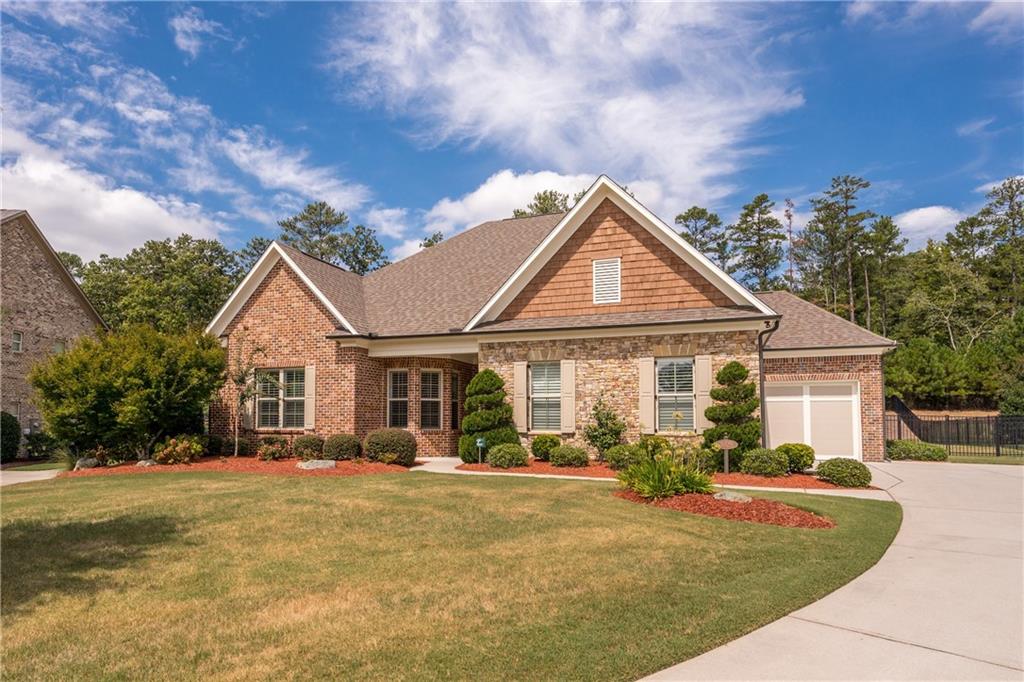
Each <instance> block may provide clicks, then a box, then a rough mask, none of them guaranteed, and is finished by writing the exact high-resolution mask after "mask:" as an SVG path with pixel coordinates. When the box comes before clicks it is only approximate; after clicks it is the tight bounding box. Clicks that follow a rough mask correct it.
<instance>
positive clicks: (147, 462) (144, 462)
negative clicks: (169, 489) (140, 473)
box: [135, 459, 156, 467]
mask: <svg viewBox="0 0 1024 682" xmlns="http://www.w3.org/2000/svg"><path fill="white" fill-rule="evenodd" d="M135 466H137V467H155V466H156V460H152V459H140V460H139V461H138V462H136V463H135Z"/></svg>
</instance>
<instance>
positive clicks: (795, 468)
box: [775, 443, 814, 474]
mask: <svg viewBox="0 0 1024 682" xmlns="http://www.w3.org/2000/svg"><path fill="white" fill-rule="evenodd" d="M775 451H776V452H781V453H782V454H784V455H785V456H786V458H787V459H788V460H789V471H790V472H791V473H794V474H799V473H800V472H802V471H806V470H808V469H810V468H811V467H812V466H814V448H812V447H811V446H810V445H805V444H804V443H783V444H782V445H780V446H779V447H777V448H775Z"/></svg>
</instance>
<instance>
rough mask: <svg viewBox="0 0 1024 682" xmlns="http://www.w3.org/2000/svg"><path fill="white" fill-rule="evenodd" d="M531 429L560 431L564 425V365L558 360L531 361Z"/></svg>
mask: <svg viewBox="0 0 1024 682" xmlns="http://www.w3.org/2000/svg"><path fill="white" fill-rule="evenodd" d="M527 369H528V371H529V373H530V380H529V384H528V386H529V394H528V395H527V398H528V399H529V401H530V407H529V410H530V430H531V431H558V430H559V429H560V428H561V427H562V395H561V391H562V367H561V363H558V362H531V363H530V364H529V365H528V367H527Z"/></svg>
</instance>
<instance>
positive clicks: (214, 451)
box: [206, 434, 224, 456]
mask: <svg viewBox="0 0 1024 682" xmlns="http://www.w3.org/2000/svg"><path fill="white" fill-rule="evenodd" d="M206 454H208V455H213V456H218V455H223V454H224V439H223V438H221V437H220V436H214V435H213V434H210V435H208V436H207V437H206Z"/></svg>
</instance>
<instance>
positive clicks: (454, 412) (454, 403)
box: [449, 372, 459, 431]
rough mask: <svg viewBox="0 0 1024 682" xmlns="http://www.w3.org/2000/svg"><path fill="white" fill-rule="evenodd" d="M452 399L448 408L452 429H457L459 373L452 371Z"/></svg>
mask: <svg viewBox="0 0 1024 682" xmlns="http://www.w3.org/2000/svg"><path fill="white" fill-rule="evenodd" d="M451 381H452V401H451V405H450V406H449V409H450V410H451V415H452V431H458V430H459V375H458V374H456V373H455V372H452V379H451Z"/></svg>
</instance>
